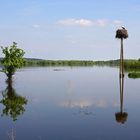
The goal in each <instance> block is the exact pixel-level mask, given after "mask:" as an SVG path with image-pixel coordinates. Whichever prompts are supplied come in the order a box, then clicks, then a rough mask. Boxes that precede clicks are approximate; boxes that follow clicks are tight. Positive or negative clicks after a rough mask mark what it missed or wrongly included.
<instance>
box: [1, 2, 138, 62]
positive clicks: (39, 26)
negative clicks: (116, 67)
mask: <svg viewBox="0 0 140 140" xmlns="http://www.w3.org/2000/svg"><path fill="white" fill-rule="evenodd" d="M139 25H140V1H139V0H123V1H122V0H116V1H115V0H0V46H10V45H12V42H17V43H18V47H19V48H21V49H23V50H24V51H25V52H26V53H25V57H30V58H41V59H49V60H50V59H51V60H111V59H118V58H119V53H120V40H119V39H115V33H116V30H117V29H118V28H121V26H124V27H125V28H126V29H127V30H128V33H129V38H128V39H127V40H124V57H125V58H126V59H138V58H140V46H139V45H140V39H139V38H140V26H139ZM1 56H3V55H2V53H1V51H0V57H1Z"/></svg>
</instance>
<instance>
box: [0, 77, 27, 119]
mask: <svg viewBox="0 0 140 140" xmlns="http://www.w3.org/2000/svg"><path fill="white" fill-rule="evenodd" d="M6 82H7V84H8V85H7V88H6V89H5V90H4V91H3V92H2V95H3V99H2V100H1V101H0V103H1V104H3V105H4V106H5V108H4V109H3V113H2V116H3V115H6V116H10V117H11V118H12V119H13V121H16V120H17V117H18V116H19V115H21V114H23V113H24V111H25V108H24V105H26V104H27V99H26V98H25V97H22V96H20V95H18V94H17V93H16V91H15V89H14V88H13V87H12V80H11V79H8V80H7V81H6Z"/></svg>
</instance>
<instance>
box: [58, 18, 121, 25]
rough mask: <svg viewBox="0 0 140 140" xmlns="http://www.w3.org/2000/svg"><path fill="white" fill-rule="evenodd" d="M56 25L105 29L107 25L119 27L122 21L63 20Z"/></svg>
mask: <svg viewBox="0 0 140 140" xmlns="http://www.w3.org/2000/svg"><path fill="white" fill-rule="evenodd" d="M58 24H60V25H64V26H83V27H88V26H99V27H105V26H109V25H112V24H113V25H115V26H116V25H117V26H118V25H121V24H122V21H120V20H108V19H97V20H89V19H74V18H72V19H71V18H70V19H64V20H59V21H58Z"/></svg>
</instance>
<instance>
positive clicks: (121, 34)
mask: <svg viewBox="0 0 140 140" xmlns="http://www.w3.org/2000/svg"><path fill="white" fill-rule="evenodd" d="M116 38H121V39H126V38H128V33H127V30H126V29H118V30H117V31H116Z"/></svg>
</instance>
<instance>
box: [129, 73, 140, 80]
mask: <svg viewBox="0 0 140 140" xmlns="http://www.w3.org/2000/svg"><path fill="white" fill-rule="evenodd" d="M128 77H129V78H133V79H136V78H140V72H131V73H129V74H128Z"/></svg>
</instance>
